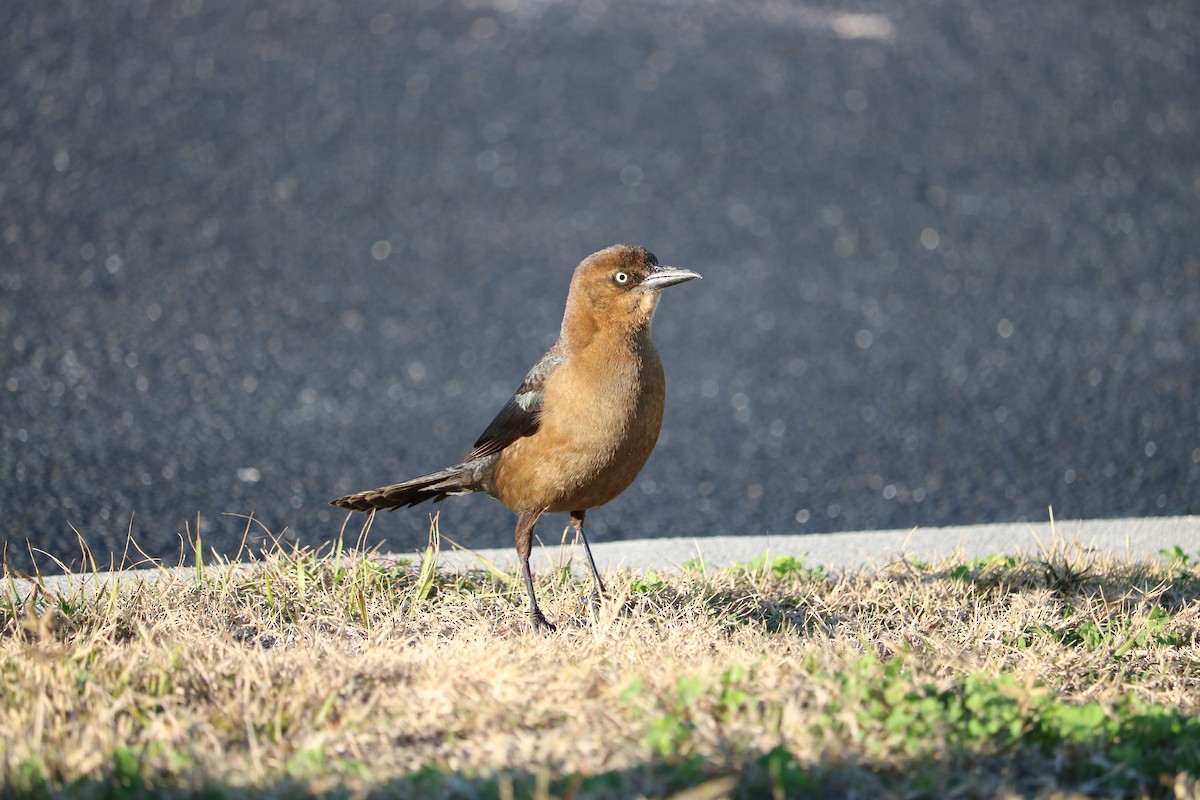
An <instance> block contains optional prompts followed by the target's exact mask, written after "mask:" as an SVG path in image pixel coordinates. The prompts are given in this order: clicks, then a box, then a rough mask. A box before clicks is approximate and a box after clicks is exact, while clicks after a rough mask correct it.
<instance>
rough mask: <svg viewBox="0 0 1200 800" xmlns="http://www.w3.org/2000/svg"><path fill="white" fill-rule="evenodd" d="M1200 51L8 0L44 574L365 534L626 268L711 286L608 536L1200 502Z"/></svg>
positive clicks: (28, 536) (1152, 44) (1191, 8)
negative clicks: (593, 268) (578, 285)
mask: <svg viewBox="0 0 1200 800" xmlns="http://www.w3.org/2000/svg"><path fill="white" fill-rule="evenodd" d="M1198 43H1200V6H1198V5H1197V4H1195V3H1189V2H1187V1H1186V0H1178V2H1147V3H1128V2H1103V1H1102V2H1092V3H1078V2H1065V0H1050V2H1047V1H1046V0H1019V1H1018V2H1012V3H1003V4H998V3H987V2H982V0H979V1H977V2H971V1H970V0H967V1H964V2H923V1H922V2H917V1H916V0H906V1H904V2H887V3H884V2H875V3H870V2H864V3H832V2H829V3H826V2H785V1H784V0H769V1H768V0H736V2H734V1H733V0H714V1H713V2H705V0H678V1H664V0H653V1H651V2H647V0H580V2H556V0H493V1H492V2H477V1H476V0H411V1H410V2H403V3H386V2H360V3H344V2H340V1H339V0H276V1H274V2H264V1H263V0H240V1H239V2H236V3H235V2H228V0H222V1H221V2H214V0H156V1H154V2H151V1H150V0H103V2H101V1H100V0H96V1H95V2H90V1H89V0H63V1H62V2H55V3H45V2H42V0H6V1H5V2H4V3H3V5H2V6H0V440H2V445H0V537H3V545H4V546H5V548H6V556H5V557H6V558H7V559H8V562H9V564H10V565H12V566H15V567H19V568H22V569H24V568H27V565H28V563H29V558H30V556H29V549H30V548H31V547H32V548H35V549H36V550H40V551H42V552H44V553H46V554H50V555H52V556H54V557H56V558H59V559H62V560H64V561H65V562H67V563H75V564H76V565H78V564H79V560H80V555H79V554H80V547H79V544H78V542H77V538H76V531H78V534H79V535H80V536H82V538H83V539H84V540H85V541H86V543H87V545H88V546H89V547H90V548H91V550H92V552H93V554H94V555H95V557H96V558H97V560H98V561H100V562H101V563H102V564H107V563H108V562H109V561H110V559H111V558H113V557H114V556H113V555H112V554H114V553H115V554H116V556H115V558H116V559H117V561H118V562H119V561H120V558H121V553H122V552H124V551H125V550H126V539H127V534H130V533H131V534H132V536H133V538H134V540H135V541H136V542H137V543H138V545H139V546H140V547H141V548H142V549H143V550H144V551H145V552H146V553H147V554H149V555H152V556H156V557H163V558H166V559H167V560H169V561H174V560H175V559H177V558H178V554H179V552H180V540H181V536H183V535H184V534H185V532H187V533H191V534H194V533H195V532H196V531H197V530H198V531H199V532H201V533H202V535H203V537H204V544H205V546H206V547H212V548H214V549H216V550H217V551H219V552H224V553H227V554H232V553H233V552H234V551H236V548H237V545H238V543H239V542H240V541H241V539H242V532H243V530H244V529H245V527H246V521H245V519H244V518H243V516H245V515H251V514H253V515H254V517H255V518H256V519H257V520H260V521H261V522H262V524H263V526H265V527H266V528H267V529H269V530H270V531H271V532H272V533H274V534H275V535H276V536H282V537H283V538H284V539H286V540H289V541H299V542H302V543H305V544H311V545H317V544H319V543H321V542H325V541H328V540H330V539H331V538H334V537H336V536H337V534H338V531H339V529H340V528H341V526H342V525H343V523H344V522H345V520H346V515H345V513H343V512H341V511H339V510H336V509H333V508H331V507H329V506H328V505H326V503H327V502H328V500H329V499H330V498H332V497H335V496H337V495H340V494H343V493H345V492H348V491H352V490H357V489H363V488H369V487H373V486H377V485H380V484H383V483H389V482H392V481H395V480H399V479H403V478H408V477H412V476H414V475H417V474H421V473H423V472H426V471H430V470H432V469H435V468H439V467H442V466H445V465H447V464H449V463H453V462H456V461H457V460H458V459H459V458H461V457H462V456H463V455H464V454H465V453H466V451H467V450H468V449H470V446H471V444H472V443H473V442H474V441H475V438H476V437H477V435H478V434H479V433H480V432H481V431H482V430H483V428H484V427H485V426H486V425H487V423H488V422H489V421H490V420H491V419H492V417H493V415H494V414H495V413H496V412H497V411H498V410H499V408H500V406H501V405H502V404H503V403H504V401H505V400H506V399H507V398H508V397H509V396H510V395H511V393H512V392H513V390H514V389H515V388H516V387H517V385H518V384H519V383H520V381H521V378H522V376H523V375H524V373H525V371H526V370H527V369H528V367H529V366H530V365H532V364H533V362H534V361H535V360H536V359H537V358H538V357H539V356H540V355H541V353H542V352H543V351H544V350H545V348H547V347H548V346H549V345H550V344H551V343H552V342H553V341H554V339H555V337H556V335H557V332H558V325H559V321H560V318H561V313H562V306H563V302H564V299H565V297H566V291H567V285H568V282H569V280H570V275H571V270H572V269H573V268H574V266H575V264H576V263H577V262H578V261H579V260H580V259H582V258H583V257H584V256H586V255H587V254H588V253H591V252H593V251H595V250H597V249H600V248H601V247H604V246H607V245H609V244H612V243H615V242H631V243H636V244H642V245H645V246H646V247H648V248H649V249H651V250H652V251H653V252H655V253H656V254H657V255H658V257H659V259H660V261H661V262H663V263H665V264H674V265H678V266H685V267H689V268H692V269H695V270H697V271H699V272H701V273H702V274H703V275H704V280H703V281H702V282H695V283H689V284H686V285H684V286H681V287H678V288H675V289H671V290H670V291H669V292H667V293H666V295H665V296H664V301H663V303H662V304H661V306H660V308H659V312H658V315H657V318H656V322H655V338H656V341H657V343H658V346H659V350H660V352H661V353H662V356H663V360H664V362H665V364H666V368H667V374H668V383H669V391H668V400H667V412H666V420H665V424H664V429H663V434H662V438H661V440H660V444H659V446H658V449H657V451H656V452H655V454H654V456H653V457H652V458H651V460H650V462H649V464H648V465H647V467H646V468H645V470H644V471H643V473H642V475H641V477H640V478H639V479H638V480H637V482H636V483H635V484H634V485H633V486H632V487H631V488H630V489H629V490H628V491H627V492H626V493H625V494H624V495H623V496H622V497H620V498H619V499H618V500H616V501H614V502H613V503H612V504H610V505H609V506H608V507H606V508H604V509H601V510H598V511H594V512H592V513H591V514H590V515H589V517H588V522H589V531H591V532H593V533H594V536H593V540H598V541H603V540H606V539H609V540H611V539H622V538H638V537H655V536H703V535H709V534H743V533H744V534H751V533H755V534H757V533H779V534H783V533H798V532H809V533H811V532H825V531H840V530H858V529H868V528H906V527H909V526H922V527H931V526H939V525H946V524H952V523H975V522H1000V521H1012V520H1024V519H1029V520H1044V519H1046V517H1047V514H1048V508H1049V507H1050V506H1053V508H1054V514H1055V517H1056V518H1057V519H1058V520H1060V521H1063V520H1070V519H1078V518H1085V517H1086V518H1096V517H1115V516H1125V515H1180V514H1194V513H1196V512H1197V510H1198V506H1200V411H1198V405H1200V404H1198V403H1197V399H1196V398H1197V396H1200V370H1198V369H1197V366H1198V362H1197V352H1198V348H1200V198H1198V193H1200V147H1198V146H1197V132H1198V130H1197V128H1198V125H1200V90H1198V89H1197V87H1198V86H1200V55H1198V52H1197V50H1198V47H1200V45H1198ZM441 508H442V520H441V524H442V530H443V532H444V533H446V534H448V535H450V536H452V537H453V538H455V539H456V540H458V541H460V542H462V543H464V544H467V545H472V546H497V545H504V544H507V543H510V542H511V537H512V517H511V515H510V514H509V513H508V512H506V511H505V510H504V509H503V508H501V507H500V506H499V505H498V504H495V502H494V501H492V500H490V499H489V498H486V497H471V498H458V499H454V500H453V501H451V502H448V503H446V504H445V505H444V506H442V507H441ZM433 510H435V508H434V507H418V508H415V509H411V510H406V511H401V512H398V513H395V514H391V515H384V516H382V517H380V518H379V519H378V520H377V521H376V523H375V525H374V527H373V529H372V531H371V536H370V538H369V540H368V542H367V544H369V545H371V546H375V545H379V546H382V547H384V548H386V549H390V550H410V549H412V548H413V547H417V546H421V545H423V544H424V540H425V532H426V530H427V528H428V513H427V512H430V511H433ZM361 522H362V518H360V517H356V518H355V519H353V520H352V521H351V523H350V528H349V530H350V531H351V533H352V534H357V532H358V530H359V527H360V525H361ZM560 523H561V525H565V524H566V520H565V517H564V518H563V519H561V520H559V519H557V518H555V517H550V518H548V519H547V520H546V521H543V523H542V525H541V527H540V529H539V532H540V533H541V535H542V537H543V539H544V540H546V541H548V542H557V541H558V540H559V532H560ZM351 538H352V537H351ZM258 545H259V542H258V541H257V540H255V542H252V546H255V547H257V546H258ZM131 555H132V551H131ZM38 560H39V563H41V564H42V565H43V567H44V568H49V567H52V562H50V560H49V559H48V558H47V556H45V555H42V554H40V553H39V554H38Z"/></svg>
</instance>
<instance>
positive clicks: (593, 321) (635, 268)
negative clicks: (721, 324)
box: [332, 244, 700, 629]
mask: <svg viewBox="0 0 1200 800" xmlns="http://www.w3.org/2000/svg"><path fill="white" fill-rule="evenodd" d="M699 277H700V275H699V274H697V273H695V272H692V271H691V270H687V269H678V268H676V267H664V266H659V263H658V259H656V258H655V257H654V254H653V253H650V252H648V251H647V250H646V249H645V248H642V247H635V246H632V245H624V244H619V245H613V246H612V247H609V248H606V249H604V250H601V251H600V252H598V253H593V254H592V255H590V256H588V257H587V258H585V259H584V260H583V261H582V262H580V264H579V266H578V267H576V268H575V274H574V276H573V277H572V278H571V288H570V291H569V292H568V294H567V308H566V311H565V312H564V314H563V321H562V329H561V332H560V333H559V337H558V341H557V342H555V344H554V346H553V347H551V348H550V350H549V351H547V352H546V354H545V355H544V356H542V357H541V359H540V360H539V361H538V362H537V363H536V364H534V366H533V369H531V370H529V374H527V375H526V376H525V380H524V381H523V382H522V383H521V386H520V387H519V388H518V389H517V392H516V394H514V395H513V397H512V399H511V400H509V401H508V403H507V404H506V405H505V406H504V408H502V409H501V410H500V413H499V414H498V415H497V416H496V418H495V419H494V420H492V424H490V425H488V426H487V429H486V430H484V432H483V435H482V436H480V437H479V440H478V441H476V442H475V447H474V448H473V449H472V450H471V452H470V453H468V454H467V457H466V458H465V459H464V460H463V461H462V463H461V464H457V465H455V466H453V467H449V468H447V469H443V470H440V471H438V472H433V473H430V474H429V475H423V476H421V477H420V478H413V479H412V480H409V481H404V482H403V483H397V484H393V485H392V486H384V487H381V488H379V489H371V490H368V491H365V492H358V493H356V494H351V495H347V496H346V497H339V498H338V499H337V500H334V501H332V502H333V505H335V506H341V507H342V508H349V509H353V510H355V511H368V510H370V509H374V508H387V509H396V508H401V507H403V506H413V505H416V504H417V503H421V502H424V501H426V500H433V501H434V502H438V501H441V500H443V499H445V498H446V497H448V496H449V495H455V494H471V493H473V492H486V493H488V494H489V495H491V496H492V497H495V498H496V499H497V500H499V501H500V502H501V503H503V504H504V505H505V506H507V507H508V508H509V509H511V510H512V511H514V512H516V514H517V529H516V547H517V557H518V558H519V559H520V561H521V571H522V572H523V574H524V577H525V591H526V592H527V593H528V595H529V616H530V619H531V620H532V622H533V624H534V625H535V626H538V627H546V628H551V629H552V628H553V627H554V626H553V625H551V624H550V623H549V622H547V621H546V617H545V616H543V614H542V611H541V609H540V608H538V602H537V596H536V595H535V594H534V591H533V575H532V573H531V572H530V569H529V554H530V552H531V550H532V548H533V528H534V526H535V525H536V524H537V521H538V518H539V517H540V516H541V515H542V514H544V513H546V512H547V511H566V512H569V513H570V515H571V525H572V526H573V527H574V528H575V530H576V531H578V533H579V536H580V538H581V539H582V540H583V549H584V552H585V553H586V554H587V559H588V566H589V567H590V568H591V571H592V581H593V601H598V600H599V598H600V597H601V596H602V595H603V593H604V583H603V582H602V581H601V580H600V573H599V571H597V569H596V562H595V561H594V560H593V559H592V551H591V548H590V547H588V542H587V537H586V536H585V535H584V533H583V517H584V514H585V513H586V512H587V510H588V509H589V508H595V507H596V506H602V505H604V504H605V503H607V502H608V501H609V500H612V499H613V498H614V497H616V496H617V495H618V494H620V493H621V492H622V491H624V490H625V488H626V487H627V486H629V484H630V483H632V482H633V479H634V478H635V477H637V474H638V472H640V471H641V469H642V465H643V464H645V463H646V459H647V458H649V456H650V451H652V450H653V449H654V444H655V442H657V441H658V429H659V426H660V425H661V424H662V415H663V399H664V396H665V394H666V380H665V378H664V376H663V368H662V361H660V360H659V357H658V351H656V350H655V349H654V343H653V342H652V341H651V340H650V321H651V319H652V318H653V316H654V309H655V308H656V307H657V306H658V297H659V291H661V290H662V289H665V288H666V287H668V286H674V285H675V284H677V283H683V282H684V281H688V280H691V279H692V278H699Z"/></svg>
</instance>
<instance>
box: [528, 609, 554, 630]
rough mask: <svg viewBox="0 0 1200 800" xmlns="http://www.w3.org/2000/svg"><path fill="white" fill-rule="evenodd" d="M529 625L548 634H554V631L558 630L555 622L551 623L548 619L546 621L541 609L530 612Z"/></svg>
mask: <svg viewBox="0 0 1200 800" xmlns="http://www.w3.org/2000/svg"><path fill="white" fill-rule="evenodd" d="M529 624H530V625H532V626H533V627H534V629H535V630H541V631H545V632H546V633H553V632H554V631H556V630H558V627H557V626H556V625H555V624H554V623H553V622H550V621H549V620H548V619H546V615H545V614H543V613H542V612H541V610H540V609H536V608H535V609H534V610H533V611H530V612H529Z"/></svg>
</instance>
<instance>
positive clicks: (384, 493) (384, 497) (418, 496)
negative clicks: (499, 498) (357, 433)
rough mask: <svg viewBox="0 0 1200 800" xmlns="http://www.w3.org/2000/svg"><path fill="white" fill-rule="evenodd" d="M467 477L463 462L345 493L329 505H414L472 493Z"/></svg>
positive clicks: (363, 508)
mask: <svg viewBox="0 0 1200 800" xmlns="http://www.w3.org/2000/svg"><path fill="white" fill-rule="evenodd" d="M468 478H469V475H468V473H466V472H465V471H464V469H463V466H462V465H461V464H460V465H459V466H456V467H450V468H449V469H443V470H440V471H438V472H433V473H430V474H429V475H422V476H421V477H419V478H413V479H412V480H408V481H404V482H403V483H394V484H392V485H391V486H381V487H379V488H378V489H368V490H367V491H365V492H356V493H354V494H348V495H346V496H345V497H339V498H338V499H336V500H331V501H330V505H335V506H341V507H342V508H349V509H352V510H354V511H370V510H371V509H372V508H386V509H389V510H391V509H397V508H404V507H406V506H415V505H416V504H417V503H424V502H425V501H426V500H432V501H434V502H435V503H436V502H438V501H440V500H444V499H445V498H446V497H447V496H449V495H452V494H470V493H471V492H473V491H475V489H474V488H471V487H469V486H466V485H464V484H465V483H466V482H467V480H468Z"/></svg>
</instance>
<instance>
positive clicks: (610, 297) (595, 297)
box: [563, 244, 700, 338]
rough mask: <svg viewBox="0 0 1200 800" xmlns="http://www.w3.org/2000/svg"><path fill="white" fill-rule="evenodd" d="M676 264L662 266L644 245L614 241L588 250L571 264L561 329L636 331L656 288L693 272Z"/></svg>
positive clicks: (654, 302)
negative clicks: (573, 271)
mask: <svg viewBox="0 0 1200 800" xmlns="http://www.w3.org/2000/svg"><path fill="white" fill-rule="evenodd" d="M699 277H700V274H699V273H696V272H692V271H691V270H690V269H682V268H680V267H664V266H662V265H660V264H659V263H658V259H657V258H655V257H654V254H653V253H651V252H650V251H649V250H647V249H646V248H644V247H638V246H636V245H628V244H615V245H613V246H612V247H606V248H605V249H603V250H601V251H599V252H597V253H592V254H591V255H590V256H588V257H587V258H585V259H584V260H583V261H581V262H580V263H579V266H578V267H576V268H575V275H574V277H572V278H571V290H570V293H569V294H568V296H567V311H566V314H565V316H564V317H563V333H564V334H567V335H573V336H575V337H576V338H578V337H580V336H590V335H592V334H593V333H594V331H595V330H596V329H598V328H600V327H602V326H603V327H612V328H616V329H619V330H623V331H634V332H636V331H640V330H646V329H648V328H649V327H650V321H651V319H652V318H653V317H654V309H655V308H657V307H658V296H659V292H660V291H662V290H663V289H665V288H667V287H668V286H674V285H675V284H677V283H683V282H684V281H690V280H691V279H692V278H699Z"/></svg>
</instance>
